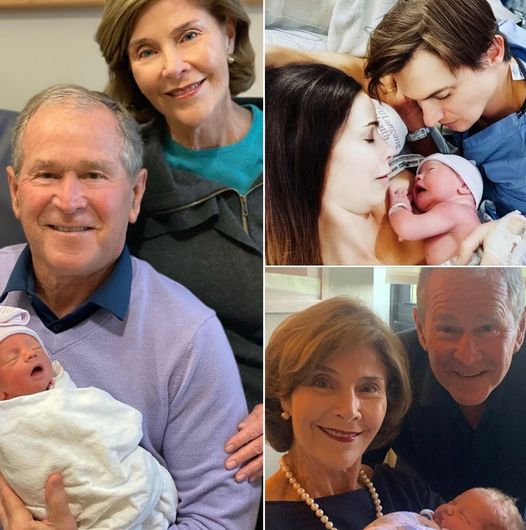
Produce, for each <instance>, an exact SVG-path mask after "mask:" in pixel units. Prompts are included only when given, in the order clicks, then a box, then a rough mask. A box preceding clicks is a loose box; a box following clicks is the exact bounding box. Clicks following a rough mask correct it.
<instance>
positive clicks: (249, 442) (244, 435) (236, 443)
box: [225, 404, 263, 482]
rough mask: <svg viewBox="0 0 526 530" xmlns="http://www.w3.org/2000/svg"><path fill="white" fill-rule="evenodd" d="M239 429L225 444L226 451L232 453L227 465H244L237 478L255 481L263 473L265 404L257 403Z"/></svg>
mask: <svg viewBox="0 0 526 530" xmlns="http://www.w3.org/2000/svg"><path fill="white" fill-rule="evenodd" d="M238 429H239V431H238V432H237V433H236V434H235V435H234V436H232V438H230V440H228V442H227V443H226V444H225V451H226V452H227V453H230V456H229V457H228V458H227V459H226V462H225V467H226V468H227V469H234V468H235V467H238V466H241V465H242V466H243V467H241V469H240V470H239V471H238V472H237V473H236V475H235V479H236V480H237V481H238V482H243V481H244V480H246V479H248V481H249V482H254V481H255V480H257V479H259V478H260V477H261V476H262V475H263V405H261V404H259V405H256V406H255V407H254V410H253V411H252V412H251V413H250V414H249V415H248V416H247V417H246V418H245V419H244V420H243V421H242V422H241V423H240V424H239V425H238Z"/></svg>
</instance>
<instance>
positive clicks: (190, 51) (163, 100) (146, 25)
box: [128, 0, 235, 129]
mask: <svg viewBox="0 0 526 530" xmlns="http://www.w3.org/2000/svg"><path fill="white" fill-rule="evenodd" d="M234 42H235V28H234V25H233V23H232V21H231V20H227V21H226V22H225V23H224V24H220V23H219V21H218V20H217V19H216V18H215V17H214V16H213V15H211V14H210V13H209V12H208V11H207V10H206V9H205V8H204V7H201V6H200V5H199V3H198V2H194V1H189V0H157V1H156V2H152V3H149V4H147V5H146V7H145V8H144V10H143V11H142V12H141V13H140V14H139V16H138V18H137V22H136V23H135V26H134V28H133V32H132V36H131V40H130V43H129V45H128V54H129V58H130V64H131V69H132V72H133V77H134V78H135V82H136V83H137V85H138V87H139V89H140V90H141V92H142V93H143V94H144V96H145V97H146V98H147V99H148V100H149V101H150V103H151V104H152V105H153V106H154V107H155V108H156V109H157V110H158V111H159V112H160V113H161V114H162V115H163V116H164V117H165V118H166V119H167V121H168V124H169V125H170V128H171V129H173V128H175V129H177V128H178V127H182V128H190V129H196V128H198V127H201V126H203V125H207V124H208V123H211V124H212V125H213V124H216V123H217V122H218V119H219V118H220V117H219V118H218V116H216V115H217V114H218V113H219V114H220V113H221V109H222V107H223V104H224V103H225V101H227V100H228V99H230V89H229V71H228V55H229V54H230V53H232V52H233V51H234ZM214 118H215V119H214Z"/></svg>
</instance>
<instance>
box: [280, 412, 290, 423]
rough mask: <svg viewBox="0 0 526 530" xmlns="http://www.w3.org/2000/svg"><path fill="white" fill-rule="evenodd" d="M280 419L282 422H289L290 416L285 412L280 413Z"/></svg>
mask: <svg viewBox="0 0 526 530" xmlns="http://www.w3.org/2000/svg"><path fill="white" fill-rule="evenodd" d="M281 419H282V420H285V421H288V420H290V414H289V413H288V412H287V411H286V410H284V411H283V412H282V413H281Z"/></svg>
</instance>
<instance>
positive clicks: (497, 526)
mask: <svg viewBox="0 0 526 530" xmlns="http://www.w3.org/2000/svg"><path fill="white" fill-rule="evenodd" d="M428 528H434V529H435V530H489V529H491V530H524V522H523V520H522V516H521V514H520V513H519V510H518V509H517V506H515V500H514V499H512V498H511V497H509V496H508V495H506V494H504V493H502V492H501V491H499V490H496V489H493V488H471V489H469V490H466V491H465V492H464V493H461V494H460V495H458V496H457V497H455V498H454V499H453V500H452V501H450V502H446V503H445V504H441V505H440V506H439V507H438V508H437V509H436V510H435V512H432V511H431V510H422V511H421V512H420V514H418V513H412V512H393V513H389V514H387V515H384V516H383V517H380V518H379V519H376V520H375V521H374V522H372V523H371V524H368V525H367V526H366V527H365V528H364V529H363V530H426V529H428Z"/></svg>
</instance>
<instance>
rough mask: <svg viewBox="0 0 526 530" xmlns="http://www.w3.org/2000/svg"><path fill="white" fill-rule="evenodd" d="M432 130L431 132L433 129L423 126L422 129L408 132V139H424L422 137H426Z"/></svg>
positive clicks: (414, 140)
mask: <svg viewBox="0 0 526 530" xmlns="http://www.w3.org/2000/svg"><path fill="white" fill-rule="evenodd" d="M430 132H431V129H430V128H429V127H422V128H421V129H418V130H417V131H413V132H410V133H407V141H408V142H417V141H418V140H422V138H425V137H426V136H428V135H429V133H430Z"/></svg>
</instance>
